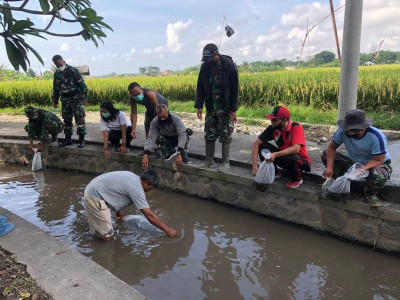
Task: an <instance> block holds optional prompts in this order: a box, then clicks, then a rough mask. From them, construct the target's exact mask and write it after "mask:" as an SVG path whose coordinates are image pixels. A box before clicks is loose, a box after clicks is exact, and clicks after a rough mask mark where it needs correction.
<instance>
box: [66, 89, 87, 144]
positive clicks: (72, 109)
mask: <svg viewBox="0 0 400 300" xmlns="http://www.w3.org/2000/svg"><path fill="white" fill-rule="evenodd" d="M61 102H62V117H63V119H64V124H65V125H64V133H65V135H66V136H71V135H72V132H73V127H74V125H73V123H72V119H73V118H75V123H76V126H77V127H78V128H77V130H76V133H77V134H78V135H85V134H86V126H85V108H84V107H83V103H82V100H81V98H80V96H79V95H77V96H73V97H69V98H62V100H61Z"/></svg>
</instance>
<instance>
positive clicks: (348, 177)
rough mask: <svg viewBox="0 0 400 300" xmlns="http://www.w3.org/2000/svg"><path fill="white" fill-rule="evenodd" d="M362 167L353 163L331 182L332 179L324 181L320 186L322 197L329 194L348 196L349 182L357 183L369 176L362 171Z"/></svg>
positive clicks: (366, 172)
mask: <svg viewBox="0 0 400 300" xmlns="http://www.w3.org/2000/svg"><path fill="white" fill-rule="evenodd" d="M363 168H364V165H362V164H361V163H355V164H354V165H352V166H351V167H350V168H349V169H348V170H347V172H346V174H344V175H343V176H340V177H338V178H336V179H335V180H333V179H332V178H330V179H328V180H326V181H325V182H324V184H323V185H322V196H324V197H326V196H328V195H329V193H333V194H350V185H351V181H358V180H362V179H364V178H366V177H367V176H368V174H369V172H368V171H366V170H364V169H363Z"/></svg>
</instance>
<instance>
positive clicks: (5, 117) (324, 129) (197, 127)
mask: <svg viewBox="0 0 400 300" xmlns="http://www.w3.org/2000/svg"><path fill="white" fill-rule="evenodd" d="M125 114H126V115H127V116H129V113H127V112H125ZM178 114H179V113H178ZM185 115H189V114H185ZM192 115H193V116H190V117H182V120H183V123H184V124H185V126H186V127H187V128H191V129H192V130H193V131H197V132H203V131H204V118H203V120H199V119H197V117H195V114H192ZM99 118H100V116H99V113H98V112H87V113H86V122H87V123H98V122H99ZM0 121H1V122H27V118H26V117H25V116H24V115H9V114H0ZM143 122H144V115H143V114H139V115H138V124H143ZM267 125H268V123H267V122H266V125H265V126H249V125H246V124H244V123H243V122H237V123H236V124H235V132H236V133H239V134H247V135H260V134H261V133H262V132H263V131H264V130H265V128H266V126H267ZM304 130H305V134H306V139H307V141H313V142H317V143H320V142H326V141H328V140H329V139H330V138H331V136H332V135H333V133H334V132H335V131H336V127H335V126H324V125H304Z"/></svg>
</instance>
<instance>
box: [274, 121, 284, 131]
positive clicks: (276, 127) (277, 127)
mask: <svg viewBox="0 0 400 300" xmlns="http://www.w3.org/2000/svg"><path fill="white" fill-rule="evenodd" d="M282 123H283V121H282V120H281V122H280V123H279V125H277V126H275V127H274V129H277V130H282V127H283V124H282Z"/></svg>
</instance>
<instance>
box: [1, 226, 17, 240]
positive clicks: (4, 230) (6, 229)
mask: <svg viewBox="0 0 400 300" xmlns="http://www.w3.org/2000/svg"><path fill="white" fill-rule="evenodd" d="M13 229H14V224H13V223H4V224H2V225H0V237H2V236H4V235H6V234H7V233H9V232H10V231H12V230H13Z"/></svg>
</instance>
